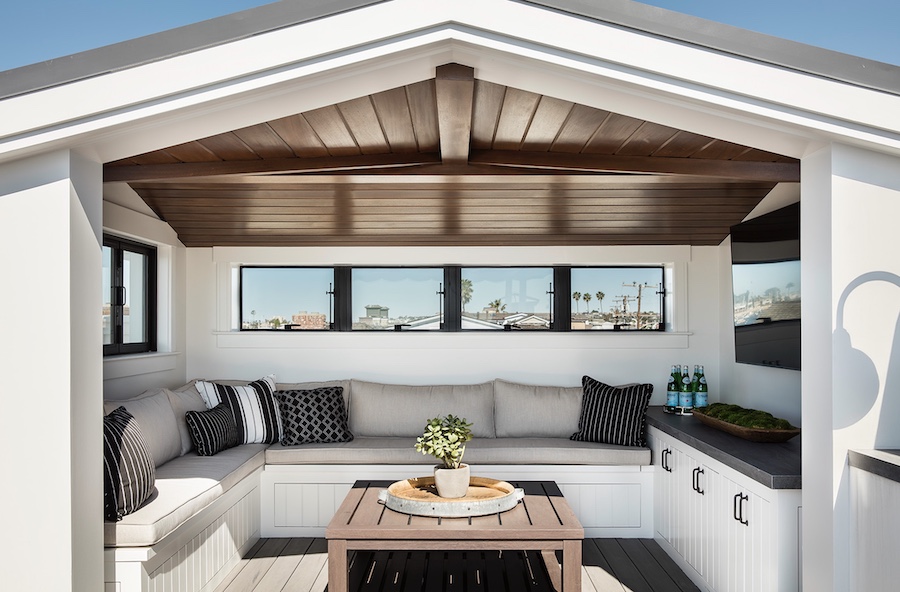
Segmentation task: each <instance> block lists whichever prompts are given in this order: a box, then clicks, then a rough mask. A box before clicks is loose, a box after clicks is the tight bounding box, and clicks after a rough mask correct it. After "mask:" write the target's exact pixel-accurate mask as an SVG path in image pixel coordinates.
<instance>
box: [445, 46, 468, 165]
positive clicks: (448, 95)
mask: <svg viewBox="0 0 900 592" xmlns="http://www.w3.org/2000/svg"><path fill="white" fill-rule="evenodd" d="M435 74H436V79H435V94H436V96H437V112H438V128H439V129H440V134H441V159H442V161H443V162H444V164H461V163H464V162H466V161H467V160H468V158H469V139H470V138H471V136H472V104H473V99H474V93H475V69H474V68H471V67H469V66H463V65H460V64H444V65H443V66H438V67H437V68H436V72H435Z"/></svg>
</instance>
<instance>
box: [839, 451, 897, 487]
mask: <svg viewBox="0 0 900 592" xmlns="http://www.w3.org/2000/svg"><path fill="white" fill-rule="evenodd" d="M849 461H850V466H851V467H855V468H857V469H862V470H863V471H868V472H869V473H874V474H876V475H880V476H881V477H884V478H885V479H890V480H891V481H897V482H898V483H900V450H851V451H850V453H849Z"/></svg>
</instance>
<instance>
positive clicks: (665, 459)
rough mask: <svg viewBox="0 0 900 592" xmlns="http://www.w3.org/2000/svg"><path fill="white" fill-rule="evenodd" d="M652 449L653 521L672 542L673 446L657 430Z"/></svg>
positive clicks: (662, 534) (658, 529)
mask: <svg viewBox="0 0 900 592" xmlns="http://www.w3.org/2000/svg"><path fill="white" fill-rule="evenodd" d="M648 439H649V442H650V451H651V454H652V455H653V464H654V468H655V470H654V474H653V479H654V483H653V513H654V517H653V522H654V528H655V529H656V532H657V534H659V536H660V537H662V538H663V539H664V540H666V541H668V542H670V543H671V542H672V526H671V525H672V514H673V509H672V472H671V471H672V465H671V462H672V461H671V454H672V446H671V442H669V441H668V440H667V439H665V438H660V437H659V436H658V435H657V434H656V432H654V433H652V434H650V436H649V438H648Z"/></svg>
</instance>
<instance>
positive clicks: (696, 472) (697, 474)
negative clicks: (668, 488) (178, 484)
mask: <svg viewBox="0 0 900 592" xmlns="http://www.w3.org/2000/svg"><path fill="white" fill-rule="evenodd" d="M700 475H703V469H702V468H701V467H695V468H694V478H693V481H694V482H693V484H692V485H691V486H692V487H693V489H694V491H696V492H697V493H699V494H700V495H704V494H705V493H706V492H705V491H703V490H702V489H700Z"/></svg>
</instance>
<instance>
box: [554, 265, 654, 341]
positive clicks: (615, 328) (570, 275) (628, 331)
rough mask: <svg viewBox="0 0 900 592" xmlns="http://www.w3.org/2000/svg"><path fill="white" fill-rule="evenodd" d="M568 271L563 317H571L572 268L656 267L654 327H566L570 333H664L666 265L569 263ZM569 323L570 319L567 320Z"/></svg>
mask: <svg viewBox="0 0 900 592" xmlns="http://www.w3.org/2000/svg"><path fill="white" fill-rule="evenodd" d="M567 268H568V271H569V290H568V292H569V298H568V300H567V302H566V304H567V306H568V315H567V316H566V317H565V318H568V319H571V318H572V287H571V282H572V270H573V269H656V270H659V272H660V284H659V292H657V294H658V295H659V296H660V301H659V307H660V310H659V325H658V326H657V328H656V329H625V330H622V329H619V328H618V327H619V325H616V326H614V328H612V329H593V330H589V331H585V330H580V329H577V330H573V329H571V327H570V328H569V329H568V330H569V332H571V333H616V334H623V333H636V334H647V333H666V332H667V331H666V322H667V318H666V308H668V303H667V301H666V300H667V298H668V296H669V292H668V290H666V267H665V265H571V266H567ZM569 325H571V320H570V322H569Z"/></svg>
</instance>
